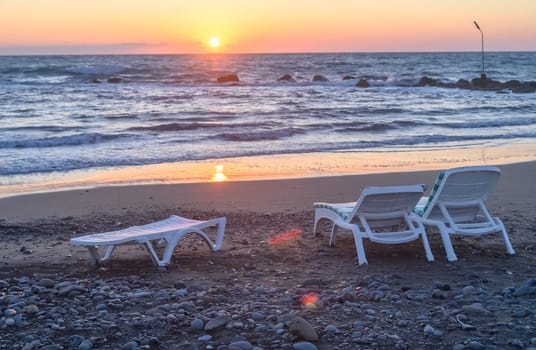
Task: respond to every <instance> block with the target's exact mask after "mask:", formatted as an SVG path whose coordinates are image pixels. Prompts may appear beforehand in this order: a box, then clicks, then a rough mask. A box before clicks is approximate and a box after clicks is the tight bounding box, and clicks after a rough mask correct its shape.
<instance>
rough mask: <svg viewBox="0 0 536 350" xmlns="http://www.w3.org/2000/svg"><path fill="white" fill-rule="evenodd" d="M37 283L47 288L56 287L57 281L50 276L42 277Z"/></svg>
mask: <svg viewBox="0 0 536 350" xmlns="http://www.w3.org/2000/svg"><path fill="white" fill-rule="evenodd" d="M37 285H39V286H41V287H45V288H54V286H55V285H56V282H54V281H53V280H51V279H50V278H42V279H40V280H39V282H37Z"/></svg>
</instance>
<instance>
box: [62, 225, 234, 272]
mask: <svg viewBox="0 0 536 350" xmlns="http://www.w3.org/2000/svg"><path fill="white" fill-rule="evenodd" d="M225 223H226V218H225V217H221V218H217V219H212V220H208V221H199V220H192V219H187V218H183V217H180V216H176V215H172V216H170V217H169V218H167V219H165V220H161V221H157V222H153V223H150V224H147V225H143V226H132V227H128V228H126V229H123V230H118V231H111V232H102V233H95V234H91V235H86V236H81V237H77V238H73V239H71V243H72V244H74V245H82V246H86V247H87V248H88V250H89V253H90V254H91V257H92V258H93V259H94V260H95V263H97V264H104V263H106V262H107V261H108V260H109V259H110V256H111V255H112V252H113V250H114V248H115V246H116V245H118V244H129V243H130V244H132V243H138V244H145V247H146V248H147V250H148V251H149V253H150V255H151V258H152V259H153V262H154V263H155V265H157V266H166V265H168V264H169V262H170V260H171V255H172V254H173V250H174V249H175V246H176V245H177V243H178V242H179V241H180V240H181V239H182V238H183V237H184V236H185V235H186V234H188V233H196V234H198V235H200V236H201V237H203V238H204V239H205V241H206V242H207V244H208V245H209V247H210V249H211V250H212V251H217V250H219V249H220V248H221V245H222V242H223V234H224V231H225ZM210 226H217V233H216V242H214V241H212V240H211V239H210V238H209V236H208V234H207V233H205V232H204V231H203V229H206V228H208V227H210ZM153 241H156V242H157V243H158V244H161V243H165V244H166V248H165V250H164V254H163V257H162V259H160V257H159V256H158V254H157V252H156V250H155V249H154V247H153ZM99 246H104V247H106V250H105V253H104V256H102V257H101V255H100V254H99V252H98V247H99Z"/></svg>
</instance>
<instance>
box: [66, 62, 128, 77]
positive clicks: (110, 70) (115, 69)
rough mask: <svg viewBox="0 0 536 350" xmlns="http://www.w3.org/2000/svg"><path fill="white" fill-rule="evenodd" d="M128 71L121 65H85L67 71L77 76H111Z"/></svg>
mask: <svg viewBox="0 0 536 350" xmlns="http://www.w3.org/2000/svg"><path fill="white" fill-rule="evenodd" d="M125 69H126V67H125V66H121V65H104V64H103V65H83V66H75V67H70V68H67V69H66V71H67V72H69V73H75V74H87V75H111V74H118V73H121V72H122V71H124V70H125Z"/></svg>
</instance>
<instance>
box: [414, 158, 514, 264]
mask: <svg viewBox="0 0 536 350" xmlns="http://www.w3.org/2000/svg"><path fill="white" fill-rule="evenodd" d="M500 175H501V171H500V170H499V168H497V167H494V166H473V167H463V168H454V169H450V170H447V171H445V172H441V173H439V176H438V177H437V180H436V182H435V185H434V187H433V189H432V193H431V195H430V196H429V197H423V198H422V199H421V200H420V201H419V203H418V204H417V207H416V208H415V210H414V211H415V212H416V213H417V214H418V215H419V216H420V217H421V219H422V222H423V224H424V225H426V226H435V227H437V229H438V230H439V233H440V234H441V239H442V240H443V245H444V246H445V250H446V253H447V259H448V260H449V261H456V260H457V257H456V254H455V253H454V248H453V247H452V242H451V240H450V235H453V234H457V235H468V236H480V235H485V234H488V233H494V232H500V233H502V236H503V239H504V243H505V244H506V251H507V253H508V254H515V252H514V249H513V248H512V244H511V243H510V239H509V238H508V234H507V233H506V229H505V228H504V225H503V223H502V221H501V220H500V219H499V218H498V217H492V216H491V215H490V213H489V212H488V210H487V208H486V206H485V205H484V203H485V201H486V200H487V199H488V197H489V196H490V194H491V193H492V192H493V190H494V188H495V185H496V184H497V181H498V180H499V176H500Z"/></svg>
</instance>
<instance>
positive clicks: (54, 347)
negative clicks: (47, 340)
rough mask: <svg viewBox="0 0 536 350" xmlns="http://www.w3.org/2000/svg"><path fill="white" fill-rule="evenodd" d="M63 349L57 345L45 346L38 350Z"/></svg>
mask: <svg viewBox="0 0 536 350" xmlns="http://www.w3.org/2000/svg"><path fill="white" fill-rule="evenodd" d="M61 349H63V347H62V346H61V345H59V344H51V345H45V346H43V347H42V348H41V349H39V350H61Z"/></svg>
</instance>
